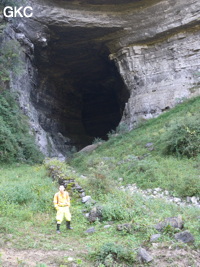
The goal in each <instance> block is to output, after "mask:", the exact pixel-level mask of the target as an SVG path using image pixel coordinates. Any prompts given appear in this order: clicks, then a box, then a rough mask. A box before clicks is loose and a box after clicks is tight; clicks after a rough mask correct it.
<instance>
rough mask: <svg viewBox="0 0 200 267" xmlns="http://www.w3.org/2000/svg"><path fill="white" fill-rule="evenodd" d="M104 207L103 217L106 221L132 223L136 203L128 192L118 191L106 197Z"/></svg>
mask: <svg viewBox="0 0 200 267" xmlns="http://www.w3.org/2000/svg"><path fill="white" fill-rule="evenodd" d="M105 203H106V204H104V205H102V208H103V209H102V215H103V220H104V221H113V220H114V221H121V220H126V221H130V220H132V219H133V217H134V212H135V210H134V209H133V206H134V201H133V198H131V197H130V196H129V195H128V194H127V193H126V192H121V191H119V190H116V191H115V193H113V194H108V195H107V196H106V199H105Z"/></svg>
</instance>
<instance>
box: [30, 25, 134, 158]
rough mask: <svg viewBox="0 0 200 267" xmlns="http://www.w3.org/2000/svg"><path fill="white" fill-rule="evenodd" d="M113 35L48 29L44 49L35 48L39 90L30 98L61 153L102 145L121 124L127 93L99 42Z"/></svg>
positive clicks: (99, 32)
mask: <svg viewBox="0 0 200 267" xmlns="http://www.w3.org/2000/svg"><path fill="white" fill-rule="evenodd" d="M114 30H115V29H112V30H111V29H108V30H106V29H101V28H95V29H94V28H93V29H85V28H78V27H75V28H67V29H66V28H65V29H63V28H59V27H51V28H50V41H49V43H48V45H47V46H46V45H45V44H44V45H43V47H42V48H41V47H39V46H38V47H37V46H36V52H35V59H36V61H35V62H36V66H37V69H38V76H39V85H38V86H36V87H35V88H34V89H33V90H32V94H31V98H32V102H33V104H34V105H35V107H36V109H37V110H38V112H39V114H40V115H39V121H40V124H41V126H42V127H43V129H44V130H45V131H46V132H47V133H49V134H50V135H51V137H52V139H53V140H54V142H55V144H56V145H57V147H58V146H59V150H60V151H61V152H62V153H64V151H65V150H66V145H70V146H75V147H76V148H77V149H81V148H82V147H84V146H86V145H88V144H91V143H92V141H93V140H94V139H95V138H101V139H106V138H107V134H108V133H109V132H110V131H111V130H115V128H116V127H117V126H118V124H119V122H120V120H121V117H122V115H123V110H124V106H125V103H126V102H127V101H128V98H129V92H128V90H127V88H126V86H125V85H124V83H123V81H122V78H121V76H120V74H119V73H118V70H117V68H116V66H115V64H114V62H113V61H110V60H109V54H110V51H109V49H108V48H107V46H106V42H105V40H104V38H103V37H104V36H105V34H110V33H111V31H114ZM61 137H62V138H61ZM61 140H64V141H61ZM59 142H63V144H62V145H61V143H59Z"/></svg>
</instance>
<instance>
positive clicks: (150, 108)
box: [8, 0, 200, 155]
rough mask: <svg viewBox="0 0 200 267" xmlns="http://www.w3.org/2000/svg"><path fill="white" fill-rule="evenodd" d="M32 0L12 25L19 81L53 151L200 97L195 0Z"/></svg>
mask: <svg viewBox="0 0 200 267" xmlns="http://www.w3.org/2000/svg"><path fill="white" fill-rule="evenodd" d="M27 3H29V5H31V6H33V8H34V16H33V17H32V18H29V19H20V20H19V19H17V20H15V21H14V22H13V23H12V26H11V28H10V29H9V30H8V32H9V34H10V33H11V32H12V34H11V35H12V38H15V39H18V40H19V42H20V43H21V44H22V47H23V50H24V58H23V60H24V61H25V62H26V70H25V72H24V75H22V76H21V77H20V78H18V79H16V78H15V79H14V80H13V88H14V89H15V90H16V91H18V92H20V96H19V98H20V101H21V105H22V106H23V108H24V109H25V108H26V107H27V106H28V107H27V110H28V111H26V113H27V114H28V115H29V117H30V118H31V120H32V126H33V128H34V130H35V133H36V138H37V140H38V143H40V146H41V147H42V148H43V151H44V152H45V153H46V154H47V155H57V154H59V153H61V154H66V151H68V150H70V149H71V148H72V146H76V147H77V148H78V149H79V148H81V147H83V146H85V145H87V144H89V143H91V142H92V140H93V139H94V137H101V138H106V134H107V133H108V132H109V131H110V130H112V129H114V128H115V127H116V126H117V125H118V124H119V123H120V121H125V122H126V123H127V124H128V125H129V126H130V128H132V127H134V124H135V123H136V122H138V121H139V120H141V119H148V118H152V117H155V116H157V115H159V114H161V113H162V112H163V111H165V110H167V109H169V108H171V107H173V106H174V105H176V104H177V103H179V102H180V101H182V100H183V99H184V98H189V97H192V96H195V95H199V94H200V2H199V0H190V1H188V0H176V1H174V0H168V1H165V0H148V1H147V0H135V1H133V0H132V1H129V0H123V1H120V0H115V1H114V0H106V1H103V0H101V1H100V0H87V1H86V0H76V1H75V0H71V1H60V0H56V1H53V0H52V1H51V0H42V1H41V0H34V1H33V0H29V1H27ZM47 147H48V149H47Z"/></svg>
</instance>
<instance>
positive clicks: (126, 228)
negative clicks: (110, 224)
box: [117, 223, 133, 234]
mask: <svg viewBox="0 0 200 267" xmlns="http://www.w3.org/2000/svg"><path fill="white" fill-rule="evenodd" d="M117 230H118V231H125V232H127V233H130V234H131V233H133V225H132V224H131V223H123V224H118V225H117Z"/></svg>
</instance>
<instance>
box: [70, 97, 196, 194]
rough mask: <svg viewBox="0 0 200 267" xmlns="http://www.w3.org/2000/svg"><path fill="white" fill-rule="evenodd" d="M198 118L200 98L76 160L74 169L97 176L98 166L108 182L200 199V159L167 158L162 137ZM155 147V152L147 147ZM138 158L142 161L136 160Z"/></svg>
mask: <svg viewBox="0 0 200 267" xmlns="http://www.w3.org/2000/svg"><path fill="white" fill-rule="evenodd" d="M197 114H199V117H200V98H199V97H198V98H195V99H192V100H189V101H187V102H185V103H183V104H180V105H178V106H177V107H175V108H174V109H172V110H170V111H168V112H166V113H164V114H163V115H161V116H160V117H158V118H156V119H152V120H149V121H147V122H145V123H143V124H141V125H140V127H138V128H137V129H135V130H133V131H131V132H130V133H127V134H124V135H119V136H118V137H111V138H110V140H109V141H107V142H105V143H104V144H103V145H101V146H100V147H99V148H98V149H96V151H94V152H92V153H91V154H88V155H86V154H82V155H78V156H77V157H75V159H74V160H73V161H72V165H73V166H75V167H76V168H78V169H79V170H80V171H81V172H82V173H85V174H88V173H89V174H91V173H92V172H96V169H97V168H98V165H99V162H101V163H102V164H104V166H105V167H104V171H105V169H106V168H107V172H106V175H107V176H108V177H109V178H113V179H118V178H119V177H123V178H124V183H125V184H128V183H137V184H138V185H139V186H140V187H142V188H155V187H161V188H164V189H168V190H170V191H173V194H175V195H177V196H187V195H188V196H192V195H199V192H200V179H199V170H200V157H197V158H195V159H194V158H193V159H187V158H181V159H179V158H176V157H173V156H164V155H163V154H162V151H163V147H164V143H163V141H162V136H163V134H165V132H166V131H167V129H168V127H169V125H170V124H171V123H174V122H176V121H177V123H178V122H179V121H182V120H185V119H186V118H192V116H194V115H195V116H196V115H197ZM149 142H152V143H153V147H154V150H153V151H149V150H148V148H146V147H145V145H146V144H147V143H149ZM136 157H139V158H140V160H137V159H136Z"/></svg>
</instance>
